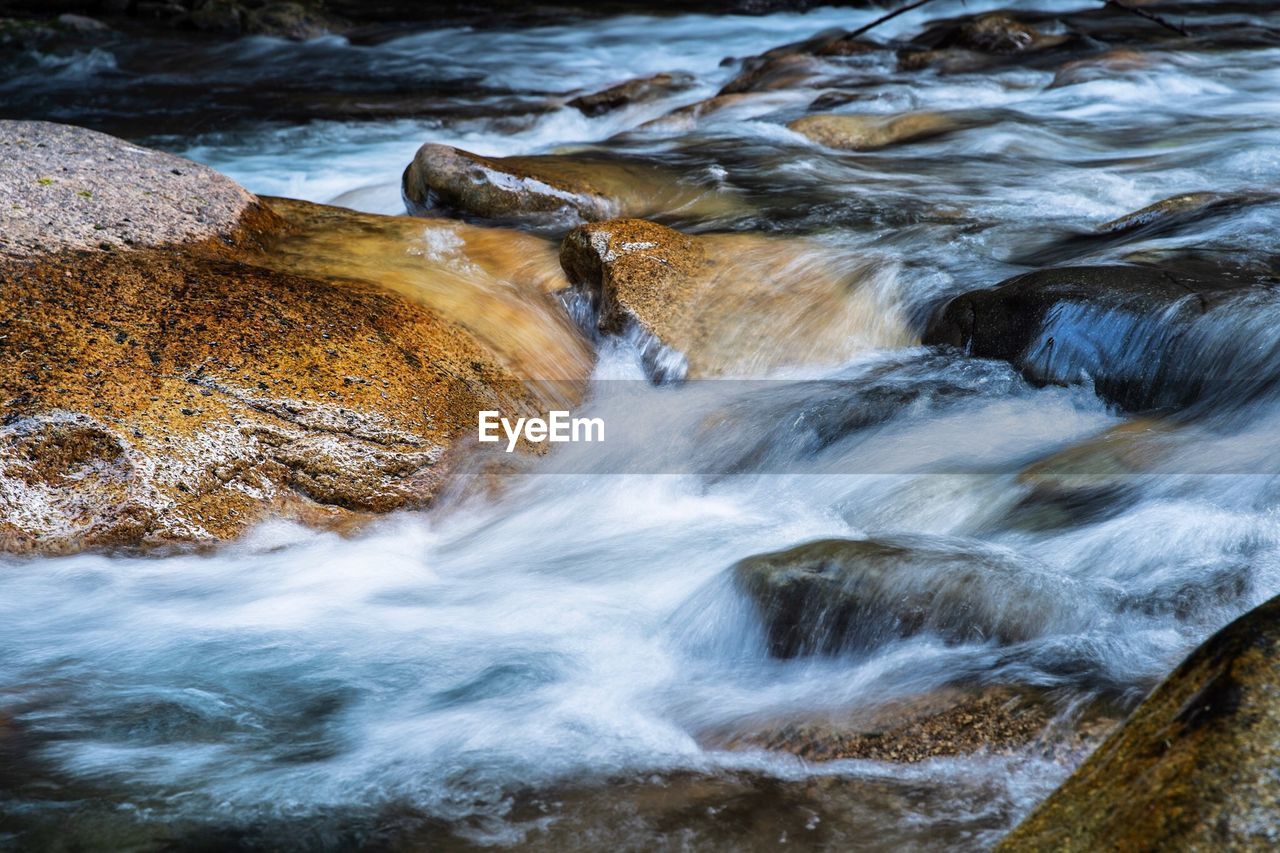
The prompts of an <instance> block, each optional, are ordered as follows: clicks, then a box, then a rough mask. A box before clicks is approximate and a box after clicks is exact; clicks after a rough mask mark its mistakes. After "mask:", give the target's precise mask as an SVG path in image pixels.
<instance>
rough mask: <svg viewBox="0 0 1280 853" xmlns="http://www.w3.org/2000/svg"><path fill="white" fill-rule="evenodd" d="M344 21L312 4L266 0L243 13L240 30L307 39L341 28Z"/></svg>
mask: <svg viewBox="0 0 1280 853" xmlns="http://www.w3.org/2000/svg"><path fill="white" fill-rule="evenodd" d="M344 28H345V26H344V22H342V21H339V20H337V19H336V18H334V17H333V16H331V15H328V14H326V13H325V12H324V11H322V9H321V8H319V7H317V6H316V5H315V4H310V5H308V4H304V3H268V4H266V5H265V6H263V7H261V8H259V9H252V10H249V11H247V12H246V13H245V14H244V31H245V32H246V33H249V34H251V35H264V36H279V37H280V38H287V39H291V40H293V41H307V40H308V39H314V38H319V37H320V36H324V35H328V34H329V33H331V32H341V31H342V30H343V29H344Z"/></svg>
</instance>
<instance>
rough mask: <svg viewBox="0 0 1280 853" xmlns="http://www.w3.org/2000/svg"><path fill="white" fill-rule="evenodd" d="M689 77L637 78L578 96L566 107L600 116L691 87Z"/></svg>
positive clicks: (683, 74) (676, 74)
mask: <svg viewBox="0 0 1280 853" xmlns="http://www.w3.org/2000/svg"><path fill="white" fill-rule="evenodd" d="M694 83H695V80H694V77H693V75H692V74H685V73H683V72H674V73H668V74H654V75H652V76H650V77H637V78H635V79H634V80H628V81H626V82H625V83H619V84H617V85H616V86H610V87H609V88H607V89H604V90H602V91H599V92H595V93H593V94H590V95H579V96H578V97H576V98H574V99H573V100H571V101H569V103H568V105H569V106H571V107H573V108H574V109H576V110H578V111H579V112H581V113H582V114H583V115H587V116H600V115H604V114H605V113H608V112H612V111H614V110H617V109H621V108H622V107H626V106H630V105H632V104H638V103H645V102H647V101H654V100H657V99H658V98H664V97H666V96H668V95H673V94H676V93H677V92H683V91H685V90H686V89H690V88H692V87H693V85H694Z"/></svg>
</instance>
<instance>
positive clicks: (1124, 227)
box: [1014, 191, 1280, 266]
mask: <svg viewBox="0 0 1280 853" xmlns="http://www.w3.org/2000/svg"><path fill="white" fill-rule="evenodd" d="M1277 200H1280V195H1277V194H1276V193H1270V192H1234V193H1223V192H1211V191H1203V192H1191V193H1182V194H1180V195H1176V196H1171V197H1169V198H1166V199H1161V200H1160V201H1157V202H1154V203H1153V204H1149V205H1147V206H1146V207H1144V208H1142V209H1140V210H1135V211H1132V212H1130V213H1126V214H1125V215H1123V216H1120V217H1117V218H1115V219H1113V220H1111V221H1109V222H1104V223H1102V224H1101V225H1098V226H1097V227H1096V228H1093V229H1092V230H1088V231H1074V232H1072V233H1068V234H1066V235H1064V236H1061V237H1058V238H1056V239H1053V240H1050V241H1047V242H1046V243H1045V244H1043V245H1041V246H1039V247H1037V248H1034V249H1032V250H1030V251H1026V252H1023V253H1021V254H1019V255H1018V256H1017V257H1016V258H1014V262H1016V263H1020V264H1026V265H1028V266H1040V265H1043V264H1054V263H1064V262H1068V261H1071V260H1074V259H1076V258H1080V257H1082V256H1088V255H1091V254H1096V253H1098V252H1102V251H1108V250H1113V249H1115V248H1117V247H1122V246H1125V245H1127V244H1129V243H1133V242H1137V241H1141V240H1147V239H1150V238H1153V237H1162V236H1166V235H1169V234H1176V233H1179V232H1184V231H1186V230H1188V229H1191V228H1196V227H1202V226H1207V225H1209V224H1211V223H1214V222H1218V221H1220V220H1222V219H1224V218H1228V217H1233V216H1241V215H1244V214H1247V213H1248V212H1249V211H1250V210H1252V209H1253V208H1255V207H1257V206H1259V205H1264V204H1274V203H1276V201H1277ZM1179 266H1186V265H1185V264H1182V265H1179Z"/></svg>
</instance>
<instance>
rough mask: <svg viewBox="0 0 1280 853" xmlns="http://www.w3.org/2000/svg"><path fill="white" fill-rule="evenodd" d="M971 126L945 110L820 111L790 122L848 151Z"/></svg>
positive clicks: (806, 133) (819, 140)
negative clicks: (888, 112)
mask: <svg viewBox="0 0 1280 853" xmlns="http://www.w3.org/2000/svg"><path fill="white" fill-rule="evenodd" d="M966 126H968V125H967V122H965V121H963V120H962V119H961V118H959V117H957V116H949V115H946V114H945V113H930V112H921V113H906V114H904V115H896V116H880V115H841V114H821V115H808V116H804V117H803V118H798V119H796V120H795V121H793V122H791V123H790V124H788V125H787V127H789V128H790V129H792V130H794V131H795V132H796V133H799V134H801V135H803V136H806V137H808V138H809V139H811V140H813V141H814V142H816V143H818V144H819V145H825V146H827V147H828V148H840V149H843V150H847V151H871V150H875V149H878V148H885V147H888V146H890V145H901V144H904V143H907V142H916V141H918V140H921V139H930V138H933V137H936V136H942V135H943V134H946V133H951V132H952V131H955V130H960V129H962V128H964V127H966Z"/></svg>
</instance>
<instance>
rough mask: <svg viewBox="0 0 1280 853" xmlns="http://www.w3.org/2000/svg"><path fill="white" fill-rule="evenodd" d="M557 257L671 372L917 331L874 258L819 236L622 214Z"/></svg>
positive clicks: (728, 368)
mask: <svg viewBox="0 0 1280 853" xmlns="http://www.w3.org/2000/svg"><path fill="white" fill-rule="evenodd" d="M560 262H561V264H562V265H563V266H564V269H565V271H566V272H567V273H568V276H569V279H570V281H572V282H573V284H574V285H575V286H576V287H578V288H579V289H581V290H582V291H583V292H584V293H586V294H587V295H588V296H589V297H590V299H591V300H592V301H593V303H594V304H595V306H596V311H597V318H598V325H599V328H600V330H601V331H603V332H605V333H614V334H616V333H624V332H629V331H631V332H637V333H639V334H640V335H641V336H642V338H644V341H643V343H644V344H645V345H646V346H647V347H649V348H650V350H651V351H650V353H649V355H651V356H653V357H652V358H650V359H649V360H650V362H651V363H652V364H653V367H652V372H653V373H654V374H655V375H657V376H660V377H663V378H677V377H680V376H688V377H690V378H701V377H711V376H730V375H732V376H758V375H761V374H764V373H767V372H768V371H770V370H774V369H777V368H779V367H782V366H785V365H802V364H814V363H817V364H832V363H839V362H841V361H844V360H846V359H847V358H848V357H850V356H851V355H852V354H854V353H856V352H858V351H860V350H863V349H866V348H869V347H879V346H900V345H905V344H908V343H910V342H912V341H913V336H912V334H911V333H910V332H909V331H908V330H907V326H906V323H905V322H904V320H903V318H901V317H900V316H899V315H898V314H897V312H896V311H895V309H894V307H893V304H892V303H891V301H890V300H888V299H887V297H885V296H884V295H883V294H882V293H881V289H880V287H878V286H877V285H878V284H879V283H880V280H879V278H878V275H879V273H878V272H877V270H875V269H873V268H871V267H870V266H868V265H866V264H865V263H862V262H860V261H858V259H855V258H849V257H842V256H840V255H839V254H838V253H837V252H835V251H834V250H832V249H830V248H829V247H826V246H824V245H822V244H821V243H818V242H816V241H810V240H801V239H786V238H774V237H763V236H759V235H751V234H707V235H698V236H693V235H686V234H682V233H680V232H678V231H675V230H673V229H671V228H667V227H666V226H663V225H658V224H656V223H653V222H647V221H644V220H639V219H619V220H613V221H610V222H601V223H594V224H590V225H584V226H581V227H579V228H577V229H574V230H573V231H572V232H570V233H569V235H568V236H567V237H566V238H565V241H564V244H563V245H562V247H561V251H560Z"/></svg>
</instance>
